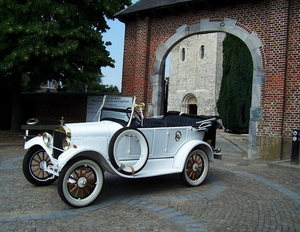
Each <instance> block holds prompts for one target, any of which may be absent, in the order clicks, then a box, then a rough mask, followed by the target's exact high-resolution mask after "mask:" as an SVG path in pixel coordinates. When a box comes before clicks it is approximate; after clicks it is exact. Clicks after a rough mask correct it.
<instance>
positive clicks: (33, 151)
mask: <svg viewBox="0 0 300 232" xmlns="http://www.w3.org/2000/svg"><path fill="white" fill-rule="evenodd" d="M44 165H45V166H48V165H52V163H51V160H50V157H49V155H48V154H47V152H46V151H45V150H44V149H43V148H42V147H40V146H34V147H31V148H30V149H29V150H28V151H27V153H26V154H25V156H24V159H23V163H22V168H23V174H24V176H25V178H26V179H27V180H28V181H29V182H30V183H32V184H34V185H36V186H47V185H50V184H52V183H53V182H55V181H56V179H57V176H55V175H53V174H51V173H49V172H46V171H44V170H43V169H42V166H44Z"/></svg>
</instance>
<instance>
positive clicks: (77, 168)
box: [57, 157, 104, 207]
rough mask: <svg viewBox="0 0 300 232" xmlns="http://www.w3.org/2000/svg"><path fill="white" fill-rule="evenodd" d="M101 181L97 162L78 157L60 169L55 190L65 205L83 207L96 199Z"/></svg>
mask: <svg viewBox="0 0 300 232" xmlns="http://www.w3.org/2000/svg"><path fill="white" fill-rule="evenodd" d="M103 182H104V177H103V171H102V169H101V167H100V166H99V164H98V163H97V162H95V161H94V160H92V159H90V158H86V157H78V158H76V159H74V160H71V161H69V162H68V163H67V164H66V165H65V166H64V167H63V169H62V170H61V172H60V174H59V177H58V181H57V190H58V194H59V196H60V198H61V199H62V200H63V201H64V202H65V203H66V204H67V205H70V206H73V207H84V206H87V205H89V204H91V203H92V202H94V201H95V200H96V199H97V197H98V196H99V194H100V192H101V190H102V186H103Z"/></svg>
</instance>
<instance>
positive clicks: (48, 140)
mask: <svg viewBox="0 0 300 232" xmlns="http://www.w3.org/2000/svg"><path fill="white" fill-rule="evenodd" d="M51 140H52V136H51V135H50V134H49V133H47V132H44V133H43V141H44V143H45V144H46V145H47V146H49V145H50V143H51Z"/></svg>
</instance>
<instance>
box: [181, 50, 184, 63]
mask: <svg viewBox="0 0 300 232" xmlns="http://www.w3.org/2000/svg"><path fill="white" fill-rule="evenodd" d="M181 60H182V61H185V48H182V49H181Z"/></svg>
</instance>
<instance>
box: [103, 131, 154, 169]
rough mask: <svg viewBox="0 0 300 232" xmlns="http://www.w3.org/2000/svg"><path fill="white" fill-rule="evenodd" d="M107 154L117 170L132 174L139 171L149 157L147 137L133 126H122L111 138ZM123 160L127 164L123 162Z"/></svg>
mask: <svg viewBox="0 0 300 232" xmlns="http://www.w3.org/2000/svg"><path fill="white" fill-rule="evenodd" d="M108 154H109V159H110V162H111V164H112V165H113V167H114V168H115V169H116V170H117V171H118V172H120V173H123V174H125V175H133V174H135V173H138V172H139V171H141V170H142V169H143V167H144V166H145V165H146V163H147V160H148V157H149V146H148V142H147V139H146V137H145V136H144V134H143V133H142V132H141V131H139V130H137V129H135V128H130V127H125V128H122V129H120V130H118V131H117V132H116V133H115V134H114V135H113V137H112V138H111V140H110V143H109V147H108ZM125 161H126V163H127V164H124V163H125ZM122 162H124V163H122ZM128 163H130V165H129V164H128Z"/></svg>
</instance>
